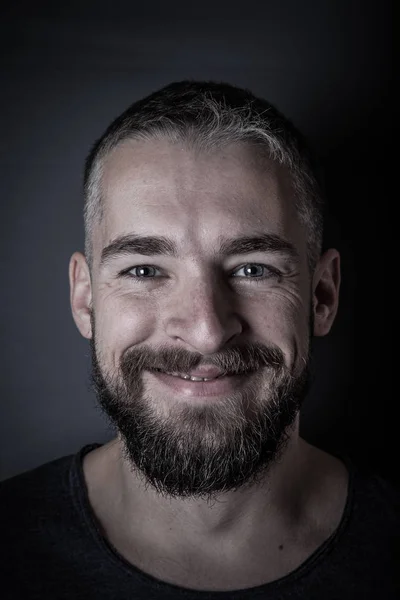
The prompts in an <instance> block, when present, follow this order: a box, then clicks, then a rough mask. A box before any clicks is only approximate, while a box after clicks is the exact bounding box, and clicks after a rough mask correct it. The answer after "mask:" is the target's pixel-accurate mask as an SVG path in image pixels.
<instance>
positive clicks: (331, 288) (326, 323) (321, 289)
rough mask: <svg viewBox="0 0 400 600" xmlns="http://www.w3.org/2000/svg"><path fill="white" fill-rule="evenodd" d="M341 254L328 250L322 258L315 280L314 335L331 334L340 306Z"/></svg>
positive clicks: (316, 270)
mask: <svg viewBox="0 0 400 600" xmlns="http://www.w3.org/2000/svg"><path fill="white" fill-rule="evenodd" d="M339 289H340V254H339V252H338V251H337V250H334V249H330V250H327V251H326V252H325V253H324V254H323V256H322V257H321V258H320V260H319V262H318V265H317V267H316V269H315V273H314V278H313V310H314V335H315V336H324V335H326V334H327V333H329V331H330V329H331V327H332V325H333V322H334V320H335V317H336V314H337V310H338V306H339Z"/></svg>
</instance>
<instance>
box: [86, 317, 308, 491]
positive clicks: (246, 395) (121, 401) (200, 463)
mask: <svg viewBox="0 0 400 600" xmlns="http://www.w3.org/2000/svg"><path fill="white" fill-rule="evenodd" d="M93 321H94V320H93ZM92 325H93V326H94V322H93V323H92ZM92 331H93V336H94V327H93V329H92ZM90 344H91V354H92V376H91V380H92V385H93V388H94V391H95V393H96V396H97V398H98V401H99V404H100V406H101V408H102V410H103V411H104V413H105V414H106V415H107V417H108V419H109V420H110V421H111V423H112V424H113V425H114V426H115V427H116V429H117V431H118V432H119V435H120V438H121V441H122V451H123V454H124V457H125V459H126V461H127V463H128V465H129V467H130V469H131V471H132V473H134V475H135V476H137V477H138V478H139V479H140V480H141V481H142V482H143V484H144V486H145V487H146V488H147V487H148V486H151V487H152V488H153V489H154V490H155V491H156V492H157V493H158V494H160V495H162V496H164V497H166V498H180V499H184V498H197V499H198V498H200V499H205V500H207V501H210V500H212V499H214V500H215V499H216V498H217V496H218V495H219V494H222V493H224V492H228V491H235V490H238V489H239V488H244V487H250V486H253V485H255V484H257V483H259V482H261V480H262V479H264V478H265V476H266V474H267V472H268V470H269V469H270V468H271V466H272V465H273V464H275V463H276V462H277V461H279V459H280V457H281V456H282V453H283V451H284V449H285V448H286V447H287V444H288V441H289V439H290V433H291V430H292V428H293V426H294V425H295V424H296V417H297V416H298V414H299V411H300V408H301V406H302V404H303V401H304V398H305V397H306V395H307V392H308V390H309V385H310V355H309V357H308V360H306V361H304V368H303V370H302V372H301V373H300V374H299V375H297V376H294V375H293V374H292V373H291V372H290V371H289V369H288V368H287V367H286V366H285V362H284V355H283V353H282V352H281V350H280V349H279V348H276V347H275V348H268V347H266V346H252V347H251V349H250V350H251V354H252V356H253V360H254V357H256V359H257V360H258V364H259V366H263V367H266V366H267V367H268V368H267V369H263V370H262V372H261V371H260V373H255V374H254V375H253V376H252V378H251V381H249V382H247V383H246V384H245V385H244V386H243V387H242V389H241V390H240V391H235V393H233V394H231V395H229V396H227V397H226V398H221V399H218V401H211V402H209V403H206V402H204V403H201V404H196V405H192V406H191V405H190V401H189V400H187V399H185V400H182V402H180V401H178V402H176V403H173V405H168V406H167V402H166V401H165V402H164V399H163V398H160V397H159V396H160V395H159V392H158V393H157V392H155V393H154V394H153V395H152V394H151V391H150V393H149V392H147V393H146V392H145V391H144V386H143V375H144V372H143V367H142V366H140V368H138V365H142V364H143V362H145V361H143V356H146V352H148V351H147V350H143V349H141V350H137V349H131V350H130V351H127V352H126V353H125V354H124V355H123V357H122V360H121V364H120V372H118V373H117V374H116V375H115V376H110V375H107V374H105V373H104V372H103V370H102V369H101V367H100V364H99V360H98V356H97V352H96V344H95V342H93V340H90ZM258 348H260V349H261V350H258ZM235 350H236V349H235ZM230 352H232V349H230V350H227V351H226V354H228V353H230ZM243 354H244V349H243V347H240V348H239V347H238V348H237V354H236V356H237V355H239V356H240V357H242V356H243ZM261 357H262V362H260V361H261ZM257 360H256V362H257ZM148 364H149V363H148ZM243 364H245V365H246V364H247V365H248V364H249V363H246V362H244V363H243ZM253 364H254V363H253ZM157 396H158V397H157ZM161 405H162V406H161ZM161 409H163V411H164V412H163V411H162V410H161ZM167 409H168V412H167ZM162 412H163V414H161V413H162Z"/></svg>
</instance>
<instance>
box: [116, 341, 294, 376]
mask: <svg viewBox="0 0 400 600" xmlns="http://www.w3.org/2000/svg"><path fill="white" fill-rule="evenodd" d="M203 365H207V366H215V367H217V368H218V369H219V370H220V371H221V372H222V374H223V375H243V374H246V373H251V372H253V371H258V370H259V369H260V368H261V367H264V368H265V367H267V368H269V369H272V370H274V371H281V370H282V369H284V367H285V358H284V354H283V352H282V350H280V348H278V347H276V346H265V345H261V344H253V345H251V346H240V347H239V346H237V347H234V348H230V349H227V350H225V351H224V352H221V353H217V354H214V355H213V356H212V357H209V358H207V359H205V358H204V356H203V355H201V354H198V353H197V354H188V353H187V352H186V351H185V350H184V349H182V348H176V349H173V350H171V348H168V347H161V348H159V349H158V351H157V352H154V351H153V350H150V349H147V348H141V349H137V348H131V349H129V350H127V351H126V352H125V353H124V354H123V355H122V357H121V361H120V368H121V372H122V373H123V375H124V377H126V378H128V379H130V378H131V377H135V376H137V375H138V374H139V373H140V372H141V371H144V370H146V371H157V370H159V371H164V372H166V371H167V372H170V373H173V372H177V373H188V372H189V371H191V370H193V369H195V368H197V367H199V366H203Z"/></svg>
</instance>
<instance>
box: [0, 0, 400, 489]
mask: <svg viewBox="0 0 400 600" xmlns="http://www.w3.org/2000/svg"><path fill="white" fill-rule="evenodd" d="M53 4H54V5H55V3H53ZM35 6H36V8H35V12H32V9H29V8H27V7H26V6H24V5H22V4H18V3H17V4H15V3H14V4H13V6H12V8H9V9H8V12H7V10H6V13H5V14H3V19H2V25H1V31H0V33H1V44H2V48H1V58H2V69H1V79H2V83H1V90H2V92H1V96H0V98H1V100H0V101H1V113H0V114H1V132H2V135H1V180H0V181H1V209H2V213H1V245H2V247H1V286H2V293H1V327H2V337H1V339H2V344H1V363H0V364H1V367H2V369H1V396H0V398H1V412H0V417H1V422H0V438H1V473H0V476H1V478H3V479H4V478H7V477H10V476H12V475H15V474H18V473H20V472H22V471H24V470H27V469H31V468H33V467H35V466H37V465H40V464H42V463H43V462H47V461H49V460H52V459H54V458H57V457H59V456H62V455H64V454H70V453H72V452H76V451H77V450H78V449H79V448H80V447H81V446H82V445H84V444H86V443H90V442H94V441H100V442H101V441H106V440H108V439H110V438H111V437H112V435H113V432H112V430H111V429H110V428H109V427H108V426H107V423H106V421H105V419H104V418H103V417H102V415H101V414H100V411H99V409H98V408H96V402H95V398H94V396H93V395H92V392H90V390H89V388H88V368H89V359H88V356H89V346H88V342H87V341H86V340H84V339H82V338H81V336H80V334H79V332H78V331H77V329H76V327H75V324H74V322H73V319H72V316H71V311H70V306H69V284H68V261H69V258H70V256H71V254H72V253H73V252H74V251H75V250H77V249H80V250H82V249H83V222H82V194H81V179H82V169H83V162H84V159H85V156H86V154H87V152H88V150H89V148H90V146H91V144H92V142H93V141H94V140H95V139H96V138H97V137H99V136H100V135H101V133H102V132H103V130H104V129H105V127H106V126H107V125H108V124H109V122H110V121H111V120H112V119H113V118H114V117H116V116H117V115H118V114H119V113H120V112H122V110H124V109H125V108H126V107H127V106H128V105H129V104H130V103H132V102H133V101H135V100H137V99H139V98H141V97H142V96H144V95H146V94H148V93H150V92H152V91H154V90H156V89H158V88H159V87H161V86H163V85H165V84H167V83H169V82H171V81H173V80H180V79H184V78H196V79H214V80H223V81H227V82H230V83H233V84H237V85H240V86H245V87H248V88H250V89H251V90H252V91H253V92H254V93H256V94H259V95H261V96H264V97H265V98H267V99H268V100H270V101H271V102H273V103H275V104H276V105H277V106H278V107H279V108H280V109H281V110H282V111H283V112H284V113H285V114H286V115H287V116H289V117H290V118H291V119H292V120H293V121H294V123H295V124H296V125H297V126H298V127H299V128H300V129H301V130H302V131H303V132H304V133H305V134H306V136H307V137H308V138H309V141H310V142H311V144H312V146H313V147H314V149H315V150H316V151H317V152H318V154H319V157H320V160H321V164H322V166H323V167H324V172H325V181H326V186H327V192H328V198H329V202H330V217H329V221H328V223H327V234H326V245H327V246H335V247H337V248H338V249H339V250H340V252H341V254H342V276H343V283H342V295H341V304H340V309H339V314H338V317H337V321H336V323H335V325H334V327H333V330H332V332H331V333H330V335H329V336H328V337H326V338H324V339H318V340H316V344H315V347H316V356H315V373H316V381H315V385H314V388H313V390H312V392H311V393H310V396H309V398H308V399H307V402H306V405H305V407H304V410H303V417H302V425H301V431H302V434H303V436H304V437H305V438H306V439H307V440H309V441H310V442H312V443H315V444H316V445H318V446H320V447H322V448H324V449H327V450H330V449H332V450H338V451H342V452H347V453H348V454H349V455H350V456H351V457H352V458H353V460H355V461H356V462H358V463H365V464H366V465H368V466H370V467H372V468H374V469H375V470H377V471H378V472H380V473H381V474H383V475H384V476H386V477H388V478H391V479H392V480H394V479H396V478H397V477H398V474H397V469H396V468H395V467H396V463H395V460H394V457H395V456H396V454H397V443H396V435H397V430H396V431H395V422H394V418H393V414H392V413H393V407H394V406H395V402H396V401H397V398H396V396H395V395H396V394H397V396H398V392H397V389H396V386H395V374H396V372H395V369H396V367H397V364H396V360H395V359H396V357H395V356H394V351H395V346H397V344H394V343H393V340H394V339H396V340H397V335H398V314H397V300H398V296H397V295H396V292H395V285H396V284H397V279H398V269H397V256H396V251H395V247H394V239H393V236H394V229H393V227H394V226H395V225H394V215H393V212H392V211H393V202H394V200H393V192H391V191H390V190H391V183H393V182H394V175H393V174H392V173H393V169H392V165H391V164H390V160H389V158H390V155H391V149H390V141H391V139H392V138H393V137H394V136H395V135H397V129H395V124H394V118H393V111H392V100H393V74H392V50H391V46H392V31H391V4H390V3H389V2H385V1H382V0H379V1H374V2H367V1H359V2H357V1H355V0H332V1H330V2H323V1H320V2H315V1H311V0H309V1H304V0H303V1H302V2H297V1H296V0H293V1H291V2H289V1H280V2H263V3H262V7H263V8H261V4H260V7H256V6H251V4H249V3H245V4H243V3H242V4H241V5H240V7H234V6H232V5H229V6H228V5H227V6H226V7H222V6H221V7H220V8H219V9H218V11H217V9H216V8H215V5H214V6H213V5H210V6H208V7H205V8H204V11H203V14H200V12H197V14H195V13H194V12H193V11H192V14H191V15H189V14H188V9H186V13H187V14H186V15H184V13H183V12H182V11H181V10H180V7H179V5H176V6H175V7H171V5H168V10H167V8H165V4H160V6H158V5H157V4H154V3H152V4H151V6H149V9H148V10H147V14H145V11H144V9H143V8H141V9H138V7H135V6H133V7H132V5H129V4H126V5H122V4H118V3H117V5H116V4H115V3H113V8H114V14H113V15H111V14H108V15H107V14H106V12H105V10H103V9H102V7H101V2H100V3H99V2H98V3H96V4H95V5H94V7H93V9H92V8H91V7H89V5H84V6H85V10H83V11H82V9H80V12H79V13H78V12H75V14H74V13H73V8H74V6H73V3H72V4H71V3H70V4H69V9H68V14H67V12H64V13H60V12H59V11H60V9H55V8H54V7H52V5H51V4H50V3H49V4H48V6H47V7H46V5H43V4H42V5H40V4H39V5H37V4H36V5H35ZM76 6H78V4H77V5H76ZM203 6H204V5H203ZM163 7H164V8H163ZM211 15H212V16H211Z"/></svg>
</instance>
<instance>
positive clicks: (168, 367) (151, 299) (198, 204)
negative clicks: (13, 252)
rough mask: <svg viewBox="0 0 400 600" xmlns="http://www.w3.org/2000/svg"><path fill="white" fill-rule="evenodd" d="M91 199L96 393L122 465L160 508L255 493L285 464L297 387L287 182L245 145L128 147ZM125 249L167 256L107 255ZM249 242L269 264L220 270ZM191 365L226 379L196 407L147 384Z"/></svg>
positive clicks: (295, 251)
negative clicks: (155, 244) (232, 245)
mask: <svg viewBox="0 0 400 600" xmlns="http://www.w3.org/2000/svg"><path fill="white" fill-rule="evenodd" d="M102 191H103V195H104V198H105V214H104V219H103V221H102V223H101V225H99V226H98V227H97V229H96V230H95V234H94V238H93V256H94V262H93V272H92V313H91V324H92V339H91V347H92V362H93V381H94V384H95V389H96V392H97V394H98V398H99V401H100V404H101V406H102V408H103V410H104V411H105V413H106V414H107V415H108V416H109V418H110V419H111V420H112V421H113V423H114V424H115V425H116V427H117V429H118V432H119V436H120V438H121V441H122V443H123V448H124V453H125V456H126V458H127V459H128V461H129V463H130V464H131V467H132V469H133V470H135V472H137V473H138V474H139V476H141V477H144V480H145V482H147V483H150V484H151V485H153V486H154V488H155V489H156V490H157V491H158V492H159V493H161V494H164V495H166V496H170V497H180V498H183V497H203V496H207V497H208V498H210V497H212V496H213V495H215V494H217V493H219V492H223V491H229V490H234V489H238V488H239V487H241V486H243V485H251V484H253V483H254V482H256V481H257V479H258V477H259V476H261V475H262V474H263V473H264V472H265V471H266V470H267V469H268V467H269V466H271V465H272V464H273V463H274V462H275V461H276V460H277V458H278V457H279V455H280V453H281V451H282V450H283V449H284V447H285V444H286V442H287V433H288V431H290V429H291V428H292V427H295V426H296V424H297V415H298V411H299V408H300V406H301V403H302V401H303V399H304V396H305V394H306V392H307V385H308V364H309V351H310V326H311V322H312V312H311V310H310V303H311V298H310V289H311V284H310V275H309V273H308V268H307V257H306V234H305V232H304V230H303V228H302V227H301V225H300V224H299V222H298V219H297V216H296V213H295V210H294V207H293V198H292V194H293V192H292V189H291V187H290V184H289V178H288V174H287V173H285V172H284V170H283V169H282V168H280V167H278V166H276V165H275V164H273V163H267V164H265V163H264V164H263V166H262V165H261V163H260V162H259V161H258V162H257V161H256V160H255V158H254V155H253V153H252V151H251V150H250V148H249V147H248V146H244V145H232V146H230V147H227V148H225V149H223V150H221V149H220V150H219V151H217V152H215V154H213V155H208V156H205V155H195V154H194V153H193V152H191V151H189V150H187V149H185V148H183V146H182V145H172V144H171V143H169V142H167V141H152V142H145V143H144V142H138V141H135V142H134V141H129V142H124V143H123V144H121V145H120V146H119V147H118V148H117V149H116V150H115V151H114V153H113V154H112V155H111V156H110V157H109V158H108V159H107V161H106V165H105V171H104V178H103V184H102ZM132 234H135V235H139V236H164V237H168V238H170V239H171V241H172V242H173V243H174V244H175V245H176V251H177V255H176V256H170V255H152V256H150V255H144V252H142V253H138V251H137V250H136V253H135V254H133V253H131V252H130V251H131V250H132V245H130V246H129V245H127V244H126V242H127V239H126V238H125V240H120V243H119V245H116V244H113V246H111V244H112V243H113V242H115V241H116V240H117V238H120V237H121V236H129V235H132ZM261 234H269V235H270V236H275V237H271V240H272V241H273V242H274V243H273V245H271V248H270V249H269V250H254V251H252V252H251V253H246V254H235V255H220V254H218V251H219V248H220V244H221V242H222V241H223V240H228V239H236V240H237V239H239V238H241V237H243V236H256V235H261ZM280 240H282V241H284V242H286V247H285V244H284V243H282V244H280ZM106 248H108V250H106V251H105V249H106ZM122 248H124V252H123V253H121V249H122ZM116 250H119V252H116ZM102 253H103V254H104V259H105V260H103V262H102V264H101V260H100V259H101V255H102ZM198 365H214V366H217V367H219V368H220V369H221V370H224V371H225V372H227V373H229V374H232V373H233V374H236V376H235V377H233V376H232V375H228V376H227V377H226V378H225V382H226V390H225V391H224V392H223V393H220V394H219V395H207V396H206V395H202V392H201V390H205V389H207V385H209V384H208V383H204V384H202V386H203V387H200V388H199V384H197V383H192V382H184V381H182V380H180V379H179V380H178V379H177V378H176V377H173V376H172V375H171V376H167V378H168V380H169V381H166V380H165V379H162V378H160V376H159V375H157V374H156V373H155V372H154V371H153V370H154V369H161V370H163V371H168V372H176V373H187V372H188V371H192V370H194V368H195V367H197V366H198ZM238 374H239V375H238ZM173 384H175V385H174V387H172V385H173ZM177 384H178V388H177ZM181 384H182V386H183V385H184V386H185V390H186V391H184V390H183V388H182V391H180V389H181V388H179V386H180V385H181ZM191 386H192V387H191ZM195 386H196V387H195ZM209 389H211V388H209ZM191 390H192V391H191ZM193 390H197V391H193Z"/></svg>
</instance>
